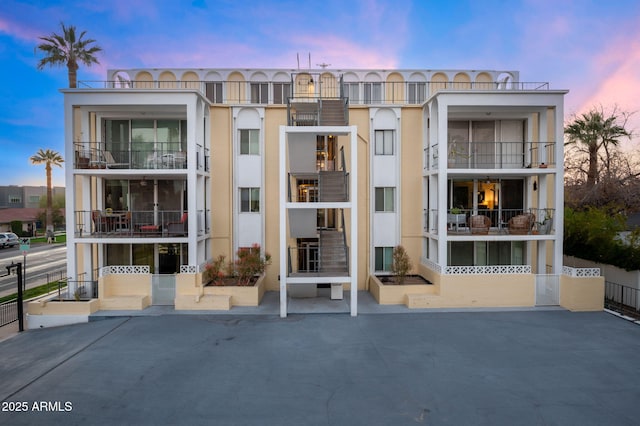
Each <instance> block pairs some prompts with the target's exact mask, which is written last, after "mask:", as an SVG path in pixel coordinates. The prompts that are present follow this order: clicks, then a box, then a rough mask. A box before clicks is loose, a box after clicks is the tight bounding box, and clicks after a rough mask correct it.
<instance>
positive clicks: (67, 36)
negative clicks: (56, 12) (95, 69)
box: [38, 22, 102, 88]
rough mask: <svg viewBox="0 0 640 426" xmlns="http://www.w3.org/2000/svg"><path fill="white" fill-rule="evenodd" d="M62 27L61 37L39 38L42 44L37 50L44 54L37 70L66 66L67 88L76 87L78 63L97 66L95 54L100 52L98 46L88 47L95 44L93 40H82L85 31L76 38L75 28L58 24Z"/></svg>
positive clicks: (54, 35) (53, 35) (100, 49)
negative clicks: (67, 74)
mask: <svg viewBox="0 0 640 426" xmlns="http://www.w3.org/2000/svg"><path fill="white" fill-rule="evenodd" d="M60 25H61V27H62V35H58V34H56V33H52V34H51V35H50V36H48V37H40V40H43V41H44V43H40V44H39V45H38V49H39V50H41V51H42V52H44V54H45V56H44V58H42V59H40V61H39V62H38V69H39V70H42V69H44V67H45V66H47V65H48V66H51V67H53V66H62V65H66V66H67V69H68V70H69V87H71V88H76V87H77V77H78V68H79V66H78V63H79V62H81V63H83V64H85V65H86V66H88V67H89V66H91V64H98V63H99V62H98V59H97V58H96V57H95V54H96V53H98V52H100V51H102V48H101V47H99V46H89V45H90V44H92V43H95V40H93V39H86V40H83V39H82V38H83V37H84V35H85V34H86V31H82V32H81V33H80V37H77V38H76V27H75V26H73V25H69V26H68V27H67V26H65V25H64V23H62V22H61V23H60Z"/></svg>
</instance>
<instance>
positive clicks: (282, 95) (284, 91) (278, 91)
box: [273, 83, 291, 104]
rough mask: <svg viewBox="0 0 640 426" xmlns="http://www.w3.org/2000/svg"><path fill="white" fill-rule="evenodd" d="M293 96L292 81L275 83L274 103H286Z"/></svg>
mask: <svg viewBox="0 0 640 426" xmlns="http://www.w3.org/2000/svg"><path fill="white" fill-rule="evenodd" d="M290 96H291V83H273V103H274V104H286V103H287V98H289V97H290Z"/></svg>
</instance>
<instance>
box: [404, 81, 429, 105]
mask: <svg viewBox="0 0 640 426" xmlns="http://www.w3.org/2000/svg"><path fill="white" fill-rule="evenodd" d="M407 91H408V92H409V93H408V94H409V96H408V97H409V103H410V104H421V103H422V102H424V100H425V94H426V92H427V84H426V83H409V84H408V86H407Z"/></svg>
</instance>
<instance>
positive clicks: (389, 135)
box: [375, 130, 394, 155]
mask: <svg viewBox="0 0 640 426" xmlns="http://www.w3.org/2000/svg"><path fill="white" fill-rule="evenodd" d="M393 133H394V131H393V130H376V133H375V139H376V140H375V154H376V155H393Z"/></svg>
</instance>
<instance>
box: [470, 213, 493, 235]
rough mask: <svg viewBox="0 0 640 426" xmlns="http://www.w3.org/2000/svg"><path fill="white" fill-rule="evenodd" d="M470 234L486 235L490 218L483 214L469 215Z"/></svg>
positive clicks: (489, 225)
mask: <svg viewBox="0 0 640 426" xmlns="http://www.w3.org/2000/svg"><path fill="white" fill-rule="evenodd" d="M469 222H470V225H469V227H470V228H471V233H472V234H483V235H486V234H488V233H489V228H490V227H491V219H489V217H488V216H485V215H482V214H480V215H475V216H471V220H470V221H469Z"/></svg>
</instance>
